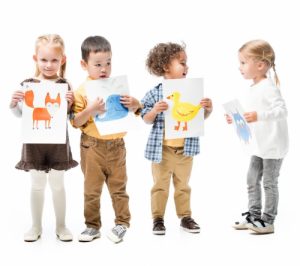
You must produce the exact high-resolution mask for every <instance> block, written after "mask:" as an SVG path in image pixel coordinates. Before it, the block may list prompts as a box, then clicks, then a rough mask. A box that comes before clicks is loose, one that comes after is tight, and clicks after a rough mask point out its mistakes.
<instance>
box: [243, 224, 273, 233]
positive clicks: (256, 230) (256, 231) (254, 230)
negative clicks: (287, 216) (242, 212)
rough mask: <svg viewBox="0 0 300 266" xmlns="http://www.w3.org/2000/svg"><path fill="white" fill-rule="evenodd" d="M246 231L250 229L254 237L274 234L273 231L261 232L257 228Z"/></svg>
mask: <svg viewBox="0 0 300 266" xmlns="http://www.w3.org/2000/svg"><path fill="white" fill-rule="evenodd" d="M248 229H250V230H251V231H253V232H254V234H256V235H268V234H274V230H272V231H261V230H260V229H259V228H256V227H254V226H253V227H250V226H249V227H248Z"/></svg>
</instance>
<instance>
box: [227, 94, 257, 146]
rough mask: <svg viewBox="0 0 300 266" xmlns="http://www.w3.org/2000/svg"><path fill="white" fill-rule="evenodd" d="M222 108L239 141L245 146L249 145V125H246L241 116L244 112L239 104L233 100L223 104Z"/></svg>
mask: <svg viewBox="0 0 300 266" xmlns="http://www.w3.org/2000/svg"><path fill="white" fill-rule="evenodd" d="M223 107H224V109H225V111H226V114H227V115H229V116H230V117H231V119H232V124H233V125H234V128H235V132H236V134H237V136H238V138H239V140H240V141H241V142H242V143H243V144H245V145H250V144H251V143H252V142H253V134H252V132H251V125H250V124H248V123H247V121H246V120H245V118H244V116H243V114H244V113H245V112H244V110H243V107H242V105H241V104H240V102H239V101H238V100H237V99H235V100H232V101H230V102H227V103H225V104H223Z"/></svg>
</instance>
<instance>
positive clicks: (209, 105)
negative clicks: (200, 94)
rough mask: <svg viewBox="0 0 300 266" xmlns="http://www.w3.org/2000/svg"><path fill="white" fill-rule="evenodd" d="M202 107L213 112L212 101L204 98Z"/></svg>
mask: <svg viewBox="0 0 300 266" xmlns="http://www.w3.org/2000/svg"><path fill="white" fill-rule="evenodd" d="M200 104H201V106H202V107H203V108H204V109H205V110H206V111H207V112H209V113H211V112H212V109H213V106H212V101H211V99H209V98H203V99H202V100H201V102H200Z"/></svg>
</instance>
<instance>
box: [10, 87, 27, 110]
mask: <svg viewBox="0 0 300 266" xmlns="http://www.w3.org/2000/svg"><path fill="white" fill-rule="evenodd" d="M23 99H24V92H23V91H15V92H14V93H13V95H12V97H11V102H10V105H9V107H10V108H15V107H16V106H17V104H18V102H22V101H23Z"/></svg>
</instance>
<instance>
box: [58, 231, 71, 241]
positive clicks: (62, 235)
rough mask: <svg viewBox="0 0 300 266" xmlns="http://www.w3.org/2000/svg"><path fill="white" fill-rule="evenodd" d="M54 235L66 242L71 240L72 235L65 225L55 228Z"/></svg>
mask: <svg viewBox="0 0 300 266" xmlns="http://www.w3.org/2000/svg"><path fill="white" fill-rule="evenodd" d="M56 235H57V237H58V239H59V240H60V241H64V242H68V241H72V240H73V235H72V233H71V232H70V230H69V229H68V228H66V227H61V228H57V229H56Z"/></svg>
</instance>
